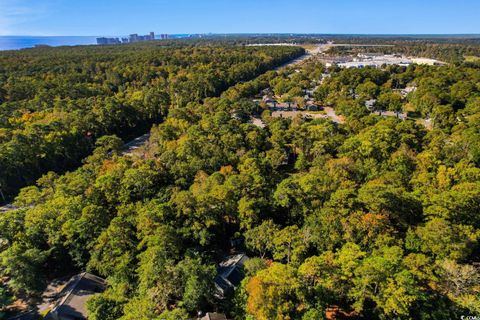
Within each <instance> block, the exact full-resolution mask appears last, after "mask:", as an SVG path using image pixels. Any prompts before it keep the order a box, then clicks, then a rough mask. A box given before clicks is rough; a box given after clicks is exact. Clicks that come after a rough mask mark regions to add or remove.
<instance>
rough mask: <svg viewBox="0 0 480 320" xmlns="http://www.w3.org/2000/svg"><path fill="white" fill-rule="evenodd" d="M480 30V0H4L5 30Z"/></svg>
mask: <svg viewBox="0 0 480 320" xmlns="http://www.w3.org/2000/svg"><path fill="white" fill-rule="evenodd" d="M149 31H154V32H156V33H208V32H212V33H376V34H412V33H416V34H419V33H423V34H444V33H477V34H478V33H480V0H396V1H393V0H156V1H155V0H135V1H132V0H128V1H125V0H0V35H126V34H130V33H147V32H149Z"/></svg>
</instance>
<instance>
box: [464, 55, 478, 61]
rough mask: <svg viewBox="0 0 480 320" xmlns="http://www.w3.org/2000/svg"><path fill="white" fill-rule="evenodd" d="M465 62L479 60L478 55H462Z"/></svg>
mask: <svg viewBox="0 0 480 320" xmlns="http://www.w3.org/2000/svg"><path fill="white" fill-rule="evenodd" d="M464 58H465V62H480V57H477V56H464Z"/></svg>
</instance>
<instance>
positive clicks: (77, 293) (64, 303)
mask: <svg viewBox="0 0 480 320" xmlns="http://www.w3.org/2000/svg"><path fill="white" fill-rule="evenodd" d="M105 286H106V284H105V280H104V279H102V278H100V277H97V276H94V275H93V274H90V273H87V272H84V273H81V274H78V275H76V276H73V277H72V278H71V279H70V281H69V282H68V283H67V284H66V285H65V288H64V289H63V290H62V292H61V293H60V295H59V299H58V301H57V303H56V304H55V307H53V309H52V311H51V312H50V313H49V315H48V318H47V319H86V318H87V309H86V306H85V304H86V302H87V300H88V299H89V298H90V297H91V296H92V295H94V294H96V293H100V292H103V291H104V290H105Z"/></svg>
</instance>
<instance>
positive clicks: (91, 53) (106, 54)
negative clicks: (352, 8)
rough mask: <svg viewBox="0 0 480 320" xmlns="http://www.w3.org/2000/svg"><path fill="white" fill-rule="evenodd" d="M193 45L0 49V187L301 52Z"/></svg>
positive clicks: (69, 161)
mask: <svg viewBox="0 0 480 320" xmlns="http://www.w3.org/2000/svg"><path fill="white" fill-rule="evenodd" d="M194 44H195V43H193V44H191V45H188V46H186V45H185V46H182V47H178V46H177V47H175V46H174V47H161V46H159V45H157V44H150V43H146V44H137V45H127V46H106V47H95V46H94V47H92V46H86V47H78V48H41V49H31V50H22V51H19V52H18V51H7V52H2V53H0V164H1V165H0V188H1V190H0V191H3V194H4V195H5V197H8V196H10V195H13V194H15V193H16V191H18V188H19V187H21V186H25V185H28V184H31V183H33V182H34V181H35V180H36V179H37V178H38V177H40V176H41V174H43V173H46V172H47V171H49V170H54V171H56V172H61V171H65V170H67V169H71V168H74V167H76V166H78V164H79V163H80V161H81V160H82V159H83V158H84V157H85V156H86V155H88V154H89V153H90V152H91V151H92V150H93V147H94V144H95V141H96V139H97V138H98V137H101V136H103V135H106V134H116V135H118V136H119V137H121V138H123V139H129V138H131V137H133V136H135V135H138V134H139V133H145V132H146V131H148V129H149V128H150V126H151V124H152V123H158V122H160V121H161V120H162V119H163V118H165V116H166V115H167V112H168V109H169V107H170V106H178V107H182V106H185V105H186V104H187V102H201V101H202V99H204V98H205V97H210V96H218V95H219V94H220V93H221V92H222V91H224V90H225V89H226V88H228V87H229V86H231V85H233V84H235V83H237V82H239V81H245V80H250V79H252V78H254V77H255V76H258V75H260V74H261V73H263V72H265V71H266V70H269V69H271V68H273V67H275V66H278V65H280V64H282V63H284V62H285V61H289V60H291V59H292V58H293V57H296V56H298V55H301V54H302V53H303V52H304V51H303V49H301V48H293V47H282V48H274V49H272V48H268V47H262V48H251V47H250V48H240V47H235V46H225V45H223V46H217V47H215V46H205V45H204V46H203V47H198V46H194ZM2 200H3V199H1V198H0V202H1V201H2Z"/></svg>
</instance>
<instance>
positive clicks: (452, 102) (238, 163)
mask: <svg viewBox="0 0 480 320" xmlns="http://www.w3.org/2000/svg"><path fill="white" fill-rule="evenodd" d="M106 50H114V49H106ZM132 50H133V49H132ZM148 50H154V53H152V52H149V51H148ZM157 50H159V51H158V52H157ZM162 50H163V49H162ZM162 50H161V49H157V48H155V49H153V48H149V47H148V48H147V53H146V54H147V57H148V58H145V57H144V58H141V57H143V54H142V53H141V52H137V53H136V55H135V54H133V53H132V52H131V53H130V54H129V55H126V56H124V57H123V59H127V57H128V59H134V58H135V57H137V59H139V60H142V59H154V57H155V56H156V55H157V54H160V57H159V58H158V59H159V60H158V63H159V64H160V66H162V65H164V63H162V59H166V60H167V61H169V59H174V58H173V57H175V55H173V56H163V55H161V53H162ZM169 50H173V49H169ZM175 50H179V51H171V52H178V53H177V54H178V55H180V56H182V57H183V59H196V58H198V59H200V57H203V58H202V59H208V60H211V59H217V60H219V61H220V62H219V63H220V65H222V64H221V61H223V60H221V58H220V57H216V55H220V56H222V57H223V58H225V59H227V60H228V58H227V57H232V56H234V57H238V55H240V56H242V57H243V59H252V57H264V58H263V59H267V60H270V61H271V59H273V58H271V57H276V59H278V60H276V61H280V60H283V59H285V57H286V56H293V55H295V54H297V51H292V50H291V49H290V50H289V49H286V48H282V49H278V48H272V49H259V48H254V49H245V48H236V49H233V48H229V49H226V48H223V49H213V48H202V49H198V48H197V49H193V48H188V49H185V48H184V49H178V48H177V49H175ZM192 50H193V52H197V50H199V51H200V52H205V51H207V52H210V53H209V54H205V56H203V55H201V54H200V55H199V56H197V57H196V56H195V55H192V57H191V56H190V55H189V54H187V53H191V52H192ZM245 50H253V51H252V52H254V53H255V54H254V55H252V57H247V55H246V51H245ZM263 50H267V51H263ZM114 51H115V50H114ZM75 52H76V50H75V49H72V51H71V52H70V53H69V54H73V53H75ZM169 52H170V51H169ZM267 53H268V55H267ZM50 54H51V52H49V51H48V50H47V51H46V52H45V56H49V55H50ZM30 55H31V56H30ZM65 55H66V56H65V59H67V56H68V54H67V53H65ZM105 55H106V56H107V53H106V52H105ZM137 55H138V56H137ZM183 55H185V56H183ZM14 56H15V55H13V56H12V59H13V57H14ZM29 56H30V59H40V58H38V57H42V56H43V54H42V53H39V52H31V53H28V52H27V53H25V58H24V59H27V58H26V57H29ZM193 57H195V58H193ZM267 57H270V58H267ZM17 58H18V57H17ZM58 59H60V58H58ZM178 59H179V61H181V60H182V59H180V58H178ZM237 59H238V58H232V60H231V64H232V65H237V63H238V60H237ZM255 59H260V60H258V62H257V64H255V62H253V65H256V66H257V67H256V68H260V67H259V66H263V64H262V63H265V62H264V60H263V59H261V58H255ZM69 60H70V59H69ZM120 61H121V60H120ZM149 61H150V60H149ZM254 61H257V60H254ZM52 63H53V62H52ZM105 63H106V62H105ZM249 63H252V62H249ZM270 63H272V64H274V62H270ZM174 65H175V66H177V65H181V64H180V63H176V64H174ZM187 65H188V64H187ZM194 65H195V64H194ZM214 65H215V64H214ZM253 65H252V68H253ZM138 66H143V67H147V66H146V65H145V64H142V63H139V64H138ZM160 66H159V67H158V68H161V70H163V69H162V67H160ZM117 67H118V68H126V69H129V66H128V65H126V64H124V63H120V62H118V66H117ZM12 68H13V67H12ZM16 68H20V67H18V66H17V67H16ZM72 68H73V66H72ZM139 68H140V67H139ZM148 68H155V67H153V66H150V65H148ZM165 68H167V69H169V68H172V69H175V68H180V67H174V66H165ZM185 68H186V69H187V70H188V67H185ZM198 68H200V67H198ZM266 68H267V65H265V66H264V67H262V68H260V69H261V70H257V69H255V68H253V70H255V71H250V73H249V74H248V75H244V76H238V75H237V76H236V77H233V76H231V75H230V77H231V81H225V82H222V83H223V84H222V86H220V87H218V89H215V88H216V87H212V91H208V92H207V93H205V92H201V93H198V94H197V95H196V94H195V93H194V92H195V91H193V92H192V91H190V90H186V92H187V93H188V94H193V96H187V97H186V98H184V99H183V100H181V101H177V102H173V101H170V100H169V103H168V108H167V110H166V111H165V112H163V111H162V110H163V109H162V108H159V109H153V110H152V109H149V108H150V107H151V106H152V105H151V104H149V103H148V101H150V100H142V101H144V102H143V104H142V106H143V107H142V108H140V110H143V108H145V109H146V110H150V112H152V118H155V117H159V118H155V119H156V121H159V120H161V123H160V121H159V123H158V124H156V125H154V126H153V128H152V129H151V136H150V140H149V142H148V143H147V145H146V146H145V147H144V150H143V151H142V153H141V155H138V156H124V155H122V153H121V147H122V144H123V142H122V140H121V139H120V138H119V137H117V136H115V135H112V133H115V134H117V135H121V134H122V132H123V130H118V128H119V126H121V125H122V124H123V122H121V123H118V122H115V123H114V124H112V127H111V128H112V130H103V131H102V130H100V129H99V131H97V132H95V136H98V137H99V138H98V139H96V141H95V147H96V148H95V149H94V151H93V152H92V153H91V154H90V155H89V156H88V157H87V158H86V159H85V160H84V163H83V165H82V166H80V167H79V168H78V169H76V170H73V171H70V172H67V173H65V174H57V173H54V172H49V173H47V174H45V175H43V176H42V177H41V178H40V179H38V181H37V183H36V185H34V186H29V187H26V188H24V189H22V190H21V191H20V194H19V195H18V196H17V197H16V200H15V203H16V204H17V205H18V206H19V207H21V209H18V210H12V211H8V212H6V213H3V214H2V215H0V238H1V239H2V242H1V243H0V252H1V253H0V272H1V274H2V275H3V276H5V277H6V278H5V279H8V280H9V281H8V283H6V284H7V285H8V291H9V292H14V293H15V292H23V293H26V294H29V295H32V296H35V295H37V294H38V293H39V292H41V290H42V289H43V288H44V286H45V283H46V280H47V279H51V278H54V277H56V276H58V275H61V274H62V273H64V272H65V270H89V271H91V272H93V273H96V274H99V275H101V276H103V277H105V278H106V279H107V282H108V288H107V290H106V291H105V292H104V293H102V294H99V295H97V296H95V297H94V298H92V299H91V300H90V301H89V302H88V309H89V319H91V320H110V319H122V320H143V319H145V320H149V319H162V320H170V319H172V320H173V319H188V318H189V317H194V316H195V314H196V312H197V311H198V310H202V311H210V310H217V311H221V312H224V313H226V314H227V315H228V316H229V317H231V318H232V319H238V320H240V319H252V320H253V319H257V320H270V319H285V320H286V319H302V320H313V319H315V320H317V319H325V318H326V316H327V312H326V311H327V310H328V312H333V311H332V310H335V312H337V313H338V314H339V315H342V316H343V317H350V318H360V319H459V318H460V316H461V315H471V314H478V313H480V272H479V271H480V270H479V266H480V256H479V252H480V251H479V249H480V244H479V240H480V216H479V214H478V213H479V212H480V201H479V199H480V139H479V138H480V117H479V116H480V69H479V68H477V67H475V66H471V65H470V66H468V65H461V66H460V65H459V66H455V65H449V66H443V67H430V66H416V65H413V66H409V67H389V68H386V69H384V70H380V69H370V68H366V69H347V70H340V69H336V68H330V69H329V70H326V69H325V68H324V66H323V65H321V64H319V63H317V62H314V61H313V62H307V63H305V64H304V65H303V66H302V67H298V68H289V69H282V70H280V71H269V72H266V73H264V74H262V75H260V76H259V77H257V78H255V79H254V80H251V81H246V82H240V83H237V84H236V85H234V86H232V87H230V88H228V89H226V86H227V85H229V84H231V83H233V82H235V79H238V78H244V79H245V78H251V77H253V76H254V75H256V74H259V73H260V71H264V70H265V69H266ZM14 69H15V68H14ZM140 69H141V68H140ZM227 69H228V68H227ZM227 69H225V70H227ZM21 70H22V69H21V68H20V70H18V71H16V72H25V73H27V70H28V67H27V66H24V69H23V70H24V71H21ZM169 70H170V69H169ZM182 70H184V69H183V67H182V68H181V69H180V70H179V71H178V73H182V72H186V71H182ZM213 70H217V69H216V68H215V69H213ZM219 70H221V68H220V69H219ZM228 70H235V67H233V68H231V69H228ZM239 70H243V68H240V69H239ZM11 72H14V71H11ZM110 72H111V71H110V69H109V68H106V69H104V72H103V73H102V72H101V73H100V74H107V73H110ZM212 72H214V71H212ZM326 72H328V77H325V73H326ZM35 74H37V73H35ZM67 74H68V75H69V76H68V77H70V73H67ZM92 74H95V73H92ZM121 74H123V73H121ZM191 76H192V77H193V76H194V74H192V75H191ZM25 77H27V78H28V75H25ZM176 77H179V75H176ZM54 78H55V77H52V79H54ZM166 78H168V77H167V76H165V77H164V76H162V77H160V79H163V80H161V81H160V80H157V81H160V83H161V84H162V85H160V83H157V82H155V81H154V82H153V83H152V85H151V88H150V87H149V84H150V83H151V82H150V81H153V80H151V79H150V80H148V81H147V80H145V81H144V82H141V81H140V80H139V79H137V80H136V81H140V82H141V84H140V82H139V83H138V87H136V88H137V90H147V89H146V88H144V86H146V87H147V88H150V90H164V89H165V88H169V89H170V90H171V87H170V86H171V84H170V82H166V83H164V82H163V81H165V79H166ZM187 78H188V77H187ZM214 78H215V77H214ZM227 78H228V77H227ZM15 79H16V77H15ZM46 79H50V77H48V76H46ZM201 79H205V78H204V77H202V78H201ZM215 79H217V78H215ZM219 79H222V78H219ZM71 81H73V82H74V81H75V80H73V79H72V80H71ZM105 81H106V80H105ZM73 82H71V85H70V86H68V88H70V87H72V86H74V85H73ZM312 82H313V83H321V84H319V85H318V87H317V88H316V91H315V97H316V100H317V101H318V102H321V103H322V104H324V105H331V106H333V107H334V108H335V110H336V112H338V113H340V114H343V115H344V116H345V119H346V121H345V123H344V124H337V123H333V122H331V121H329V120H328V119H308V118H302V117H297V118H294V119H288V118H282V117H273V116H272V113H271V111H270V110H268V109H264V106H263V105H261V104H256V103H255V102H253V100H252V97H253V96H254V95H257V94H258V93H259V92H260V91H261V90H263V89H266V88H271V89H272V91H273V92H275V93H276V95H278V96H282V99H285V100H289V99H293V100H295V99H298V98H299V97H300V96H301V95H302V93H303V90H305V89H307V88H308V87H310V86H311V84H312ZM39 83H41V82H40V81H39ZM82 83H83V82H80V84H82ZM173 83H176V82H175V81H173ZM39 85H40V84H39ZM77 85H78V84H77ZM132 85H133V84H132ZM407 86H415V87H416V90H415V91H412V92H411V93H409V94H408V95H407V96H401V95H400V94H399V93H398V90H400V89H403V88H405V87H407ZM27 87H28V86H27ZM101 87H102V88H103V86H101ZM134 87H135V86H134ZM55 88H56V87H55V86H53V85H51V86H48V90H47V89H45V92H47V93H49V92H51V91H50V90H53V92H55ZM128 88H130V87H129V86H125V87H121V89H120V86H119V87H118V88H117V89H116V90H117V91H118V93H117V94H116V95H114V96H115V97H117V96H119V95H120V96H121V97H124V96H125V97H129V96H130V95H129V94H128V93H127V92H129V90H133V89H128ZM221 89H226V90H225V91H223V93H221V94H220V91H221ZM92 90H93V89H92ZM97 90H99V89H97ZM142 92H143V91H142ZM168 92H171V91H168ZM72 94H73V93H72ZM217 94H220V96H218V97H209V98H205V97H206V96H215V95H217ZM52 95H53V93H52ZM152 95H153V96H154V97H157V95H156V94H152ZM5 96H8V97H10V95H5ZM100 96H101V95H100ZM161 96H162V95H161ZM167 96H168V97H169V99H171V97H172V96H175V95H170V94H168V95H167ZM52 99H53V100H52V101H51V102H52V103H55V102H56V101H63V100H64V99H63V98H61V97H60V98H52ZM65 99H66V98H65ZM79 99H81V98H79ZM368 99H376V100H377V105H378V108H381V109H384V110H392V111H401V110H406V111H409V112H410V113H411V114H413V115H414V116H415V118H413V119H407V120H404V121H402V120H400V119H397V118H395V117H390V118H384V117H382V116H379V115H377V114H375V113H371V112H370V111H368V110H367V109H366V108H365V101H366V100H368ZM31 100H32V99H23V100H22V99H19V100H16V101H19V102H21V103H25V106H28V105H30V104H29V102H28V101H30V102H31V103H32V104H33V102H32V101H31ZM127 100H128V99H127ZM155 101H156V100H155ZM9 105H16V104H13V103H12V102H6V103H4V104H3V106H9ZM33 105H34V106H36V108H40V109H39V110H38V111H36V112H41V110H48V109H49V107H48V106H49V104H42V106H43V107H42V106H41V105H37V104H33ZM121 106H122V107H121V108H120V107H119V109H120V110H121V111H123V110H124V109H125V108H127V107H126V106H125V105H123V104H121ZM153 106H162V107H165V106H166V105H163V104H162V103H158V104H156V103H154V104H153ZM25 108H26V107H25ZM74 109H75V110H82V108H74ZM15 110H21V109H20V108H14V110H12V111H2V112H6V114H7V115H8V114H9V113H8V112H12V113H11V114H12V115H14V114H15ZM34 110H36V109H34ZM88 110H89V111H88V112H85V113H81V114H83V116H82V120H83V121H86V120H84V119H89V118H93V119H95V120H97V119H98V115H95V116H91V113H92V112H94V111H92V110H96V109H88ZM102 110H103V109H102ZM167 111H168V112H167ZM79 112H80V111H79ZM103 112H105V114H107V115H111V120H112V121H117V120H118V119H117V116H116V115H115V114H114V113H112V112H111V111H103ZM138 112H140V111H135V112H134V114H137V113H138ZM259 114H261V118H262V120H263V121H264V123H265V124H266V126H265V127H264V128H263V127H258V126H255V125H253V124H252V123H251V121H250V120H251V117H252V116H255V117H258V116H259ZM8 118H13V119H18V118H19V117H14V116H10V115H9V116H8ZM26 118H27V120H25V121H26V122H31V121H33V120H28V119H31V118H29V116H27V117H26ZM2 119H3V116H2ZM422 119H423V120H424V119H432V122H433V123H432V126H431V127H430V128H428V129H427V128H426V127H425V126H424V124H423V123H422V121H421V120H422ZM13 123H16V122H13ZM8 125H10V126H12V125H13V124H10V122H9V124H8ZM102 128H103V127H102ZM5 131H6V132H10V130H5ZM101 135H103V136H101ZM100 136H101V137H100ZM17 159H23V156H22V157H20V158H17ZM2 164H3V162H2ZM2 177H3V176H2ZM232 238H236V239H238V238H240V239H243V247H242V248H240V249H238V248H237V250H241V251H245V252H246V253H247V254H248V256H249V257H250V259H249V260H248V261H247V263H246V265H245V275H246V277H245V278H244V280H243V281H242V284H241V286H240V287H239V288H237V290H236V291H235V293H234V294H233V296H230V297H228V298H227V299H219V298H218V297H217V295H216V294H215V287H214V278H215V275H216V264H217V262H218V261H219V260H220V259H221V257H222V256H223V255H225V254H227V253H228V251H229V250H230V249H231V248H230V242H229V240H230V239H232ZM0 290H1V289H0ZM3 296H5V299H4V300H6V299H7V297H6V294H4V295H3ZM1 298H2V291H0V303H2V302H1V301H2V300H1Z"/></svg>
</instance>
